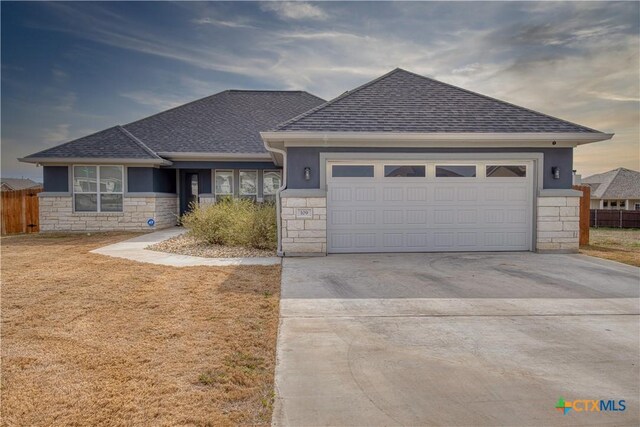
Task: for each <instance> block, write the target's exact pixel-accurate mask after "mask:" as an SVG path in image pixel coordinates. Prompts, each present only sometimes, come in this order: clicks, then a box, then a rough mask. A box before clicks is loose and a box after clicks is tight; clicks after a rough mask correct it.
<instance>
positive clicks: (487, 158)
mask: <svg viewBox="0 0 640 427" xmlns="http://www.w3.org/2000/svg"><path fill="white" fill-rule="evenodd" d="M611 137H612V134H606V133H602V132H599V131H596V130H593V129H589V128H586V127H584V126H580V125H576V124H573V123H570V122H567V121H564V120H560V119H556V118H553V117H550V116H547V115H545V114H541V113H537V112H535V111H531V110H528V109H526V108H522V107H518V106H515V105H512V104H509V103H506V102H503V101H499V100H496V99H493V98H489V97H487V96H484V95H480V94H477V93H474V92H470V91H467V90H464V89H461V88H458V87H455V86H451V85H448V84H445V83H442V82H438V81H436V80H433V79H430V78H427V77H423V76H420V75H417V74H413V73H410V72H408V71H404V70H401V69H396V70H393V71H392V72H390V73H388V74H385V75H384V76H382V77H379V78H377V79H375V80H373V81H371V82H369V83H366V84H364V85H362V86H360V87H358V88H356V89H353V90H351V91H348V92H345V93H344V94H342V95H341V96H339V97H337V98H335V99H334V100H332V101H329V102H324V101H323V100H321V99H320V98H317V97H315V96H313V95H310V94H308V93H306V92H284V91H275V92H269V91H226V92H222V93H219V94H217V95H213V96H211V97H208V98H204V99H202V100H199V101H195V102H192V103H189V104H186V105H183V106H181V107H177V108H174V109H172V110H168V111H165V112H162V113H159V114H156V115H154V116H151V117H148V118H146V119H142V120H139V121H136V122H133V123H130V124H128V125H124V126H115V127H113V128H110V129H107V130H104V131H102V132H98V133H96V134H94V135H90V136H87V137H84V138H80V139H77V140H75V141H71V142H68V143H66V144H63V145H60V146H57V147H54V148H51V149H48V150H45V151H42V152H40V153H36V154H32V155H30V156H27V157H25V158H23V159H21V160H22V161H25V162H31V163H38V164H41V165H43V166H44V186H45V192H44V193H41V197H42V198H41V204H40V206H41V223H40V224H41V229H42V230H45V231H52V230H113V229H125V230H128V229H134V230H135V229H144V228H148V226H147V220H148V219H153V220H154V221H155V227H156V228H160V227H167V226H171V225H173V224H175V221H176V214H177V213H179V212H184V211H185V210H187V209H188V204H189V202H190V201H196V200H199V201H200V202H201V203H202V202H215V199H216V198H218V197H221V196H222V197H229V196H244V197H252V198H255V199H256V200H257V201H262V200H264V199H266V198H277V199H278V203H277V204H276V205H277V206H278V215H279V216H280V218H281V221H279V231H278V234H279V235H278V239H279V240H278V241H279V247H278V251H279V253H280V254H283V255H325V254H326V253H339V252H428V251H531V250H537V251H560V252H567V251H576V250H577V249H578V220H579V218H578V215H579V214H578V204H579V196H580V194H581V193H580V192H579V191H575V190H572V189H571V183H572V182H571V181H572V166H573V148H575V147H576V146H578V145H581V144H587V143H592V142H596V141H603V140H607V139H610V138H611ZM280 190H284V191H281V192H280ZM275 193H278V194H277V195H276V194H275Z"/></svg>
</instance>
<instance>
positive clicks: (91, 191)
mask: <svg viewBox="0 0 640 427" xmlns="http://www.w3.org/2000/svg"><path fill="white" fill-rule="evenodd" d="M122 198H123V167H122V166H74V167H73V199H74V202H73V206H74V210H75V212H122Z"/></svg>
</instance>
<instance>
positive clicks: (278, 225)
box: [263, 139, 287, 257]
mask: <svg viewBox="0 0 640 427" xmlns="http://www.w3.org/2000/svg"><path fill="white" fill-rule="evenodd" d="M263 142H264V148H266V149H267V151H271V152H272V153H278V154H282V185H281V186H280V188H278V189H277V190H276V235H277V238H278V250H277V252H276V254H277V255H278V256H279V257H282V256H284V252H282V225H281V222H282V219H281V218H280V211H281V206H280V205H281V203H282V201H281V200H280V193H281V192H282V190H284V189H285V188H287V152H286V151H285V150H281V149H279V148H274V147H272V146H270V145H269V143H268V142H267V141H266V140H264V139H263ZM274 160H275V159H274ZM274 163H275V162H274Z"/></svg>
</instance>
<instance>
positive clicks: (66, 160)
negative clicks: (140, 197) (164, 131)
mask: <svg viewBox="0 0 640 427" xmlns="http://www.w3.org/2000/svg"><path fill="white" fill-rule="evenodd" d="M18 161H19V162H23V163H35V164H40V165H44V164H66V165H68V164H70V163H78V164H101V165H104V164H117V165H120V164H126V165H132V164H135V165H158V166H169V165H171V164H173V163H172V162H171V161H169V160H165V159H162V158H158V159H135V158H121V159H119V158H106V157H104V158H101V157H19V158H18Z"/></svg>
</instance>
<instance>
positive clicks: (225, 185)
mask: <svg viewBox="0 0 640 427" xmlns="http://www.w3.org/2000/svg"><path fill="white" fill-rule="evenodd" d="M216 196H233V171H218V170H217V171H216Z"/></svg>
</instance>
